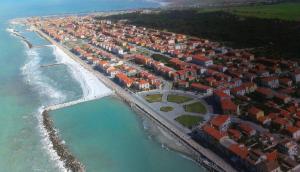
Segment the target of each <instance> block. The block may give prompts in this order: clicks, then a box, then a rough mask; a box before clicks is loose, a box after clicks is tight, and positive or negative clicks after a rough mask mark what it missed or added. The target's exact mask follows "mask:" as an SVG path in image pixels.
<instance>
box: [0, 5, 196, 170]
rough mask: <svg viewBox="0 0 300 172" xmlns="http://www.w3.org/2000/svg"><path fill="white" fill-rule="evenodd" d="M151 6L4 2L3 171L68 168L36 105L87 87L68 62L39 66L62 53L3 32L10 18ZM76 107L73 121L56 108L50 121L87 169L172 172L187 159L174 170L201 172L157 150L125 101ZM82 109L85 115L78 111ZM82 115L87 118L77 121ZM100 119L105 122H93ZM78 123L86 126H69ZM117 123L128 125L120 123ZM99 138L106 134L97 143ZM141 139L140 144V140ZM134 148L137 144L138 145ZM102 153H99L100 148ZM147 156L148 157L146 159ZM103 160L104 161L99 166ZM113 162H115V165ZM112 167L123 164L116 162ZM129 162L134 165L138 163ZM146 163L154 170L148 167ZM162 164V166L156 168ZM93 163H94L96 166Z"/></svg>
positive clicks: (0, 37) (0, 67)
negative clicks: (127, 139) (46, 132)
mask: <svg viewBox="0 0 300 172" xmlns="http://www.w3.org/2000/svg"><path fill="white" fill-rule="evenodd" d="M153 6H157V5H156V4H152V3H148V2H142V3H139V1H131V0H124V1H121V0H113V1H107V0H87V1H84V3H83V2H82V1H80V0H72V1H71V0H62V1H50V0H46V1H37V0H26V1H25V0H18V1H17V0H3V1H1V5H0V59H1V60H0V95H1V97H0V145H1V147H0V172H2V171H3V172H7V171H13V172H14V171H22V172H23V171H25V172H27V171H28V172H32V171H33V172H35V171H47V172H48V171H49V172H52V171H53V172H57V171H65V169H64V168H63V167H62V162H61V161H60V160H59V158H58V157H57V155H56V153H55V152H54V151H53V149H51V144H50V143H49V139H48V138H47V135H46V134H45V130H44V129H43V128H42V126H41V111H40V110H41V107H42V106H47V105H49V104H54V103H60V102H65V101H71V100H75V99H79V98H81V97H82V96H83V95H84V94H85V93H86V92H85V89H87V88H89V86H88V85H85V84H86V83H80V82H79V80H78V79H82V78H78V77H76V76H74V75H73V74H72V71H71V70H70V68H69V67H68V66H67V65H65V64H63V65H58V66H53V67H49V68H43V67H41V65H44V64H51V63H56V62H57V61H59V58H62V57H61V56H60V55H59V53H57V52H55V49H54V48H53V47H51V46H46V47H42V48H33V49H28V47H27V46H26V44H25V43H24V42H22V41H21V39H20V38H18V37H16V36H13V35H12V34H11V33H9V32H8V30H7V29H8V28H11V27H12V26H11V25H10V23H9V20H11V19H13V18H16V17H26V16H32V15H53V14H64V13H77V12H87V11H94V10H104V11H109V10H118V9H128V8H136V7H153ZM16 29H17V30H18V31H20V33H21V35H22V36H24V37H26V39H28V40H29V41H30V42H31V43H32V44H33V45H48V44H49V43H48V42H47V41H45V40H44V39H41V38H40V37H39V36H38V35H36V34H35V33H32V32H29V31H26V29H25V28H24V27H17V28H16ZM84 87H85V88H84ZM89 89H93V88H89ZM85 106H88V109H86V108H87V107H85ZM100 107H102V108H100ZM103 107H105V108H106V107H110V108H111V109H112V110H111V112H116V111H115V110H120V109H122V110H123V111H124V112H125V114H127V115H123V116H122V115H121V116H120V114H123V111H121V112H122V113H120V112H119V111H117V112H116V113H110V111H103ZM74 108H78V110H76V111H73V112H72V114H73V115H74V118H72V116H69V115H66V116H64V115H59V114H56V113H57V112H60V111H57V112H56V111H55V114H54V115H53V116H54V117H55V122H56V123H55V125H56V126H57V127H58V130H60V134H61V136H62V138H63V139H64V140H65V141H66V144H67V145H68V146H70V149H71V151H74V154H75V155H78V157H79V159H80V160H81V159H82V161H83V163H84V164H85V163H86V165H87V167H88V168H91V171H99V170H101V169H105V170H104V171H107V172H110V171H123V170H122V169H120V168H122V167H123V168H126V169H127V170H128V171H132V170H129V169H130V168H129V166H128V165H127V163H128V164H130V165H132V168H133V170H135V169H136V170H139V171H145V169H143V168H142V165H144V166H145V167H146V166H147V167H149V170H148V171H162V170H165V171H170V170H169V169H173V168H174V167H176V166H172V167H171V166H170V165H171V164H177V165H179V164H181V161H183V162H184V163H183V164H184V165H183V167H186V168H179V167H178V169H182V171H187V170H186V169H191V170H190V171H195V170H197V169H198V171H199V170H200V171H201V168H199V167H198V166H197V165H196V163H193V162H192V161H189V160H187V159H184V158H182V156H181V155H180V154H178V153H175V152H171V151H167V150H166V149H164V148H162V147H161V145H160V143H159V142H156V141H154V140H151V139H150V140H148V139H149V134H148V133H147V131H145V130H143V127H142V121H141V120H140V119H139V118H138V117H137V116H136V114H135V113H134V112H133V111H132V110H130V108H129V107H128V106H127V105H125V104H123V103H122V102H120V101H119V100H115V99H110V98H104V99H101V100H99V101H95V102H89V103H85V104H82V105H78V106H75V107H74ZM99 108H100V109H99ZM105 108H104V109H105ZM65 110H67V111H68V108H67V109H63V110H62V112H64V111H65ZM87 110H89V111H87ZM77 111H78V113H77ZM82 112H85V113H84V114H82ZM89 112H90V113H89ZM102 113H104V114H106V115H107V116H108V117H111V118H112V120H114V121H115V120H116V121H117V123H115V122H114V121H110V122H112V124H111V125H109V123H108V122H109V119H105V118H104V116H97V115H98V114H102ZM82 115H83V116H84V117H86V118H82ZM85 115H86V116H85ZM76 116H78V119H77V118H75V117H76ZM103 118H104V119H103ZM99 120H100V122H105V123H98V122H99ZM105 120H106V121H105ZM81 121H82V122H83V123H82V125H80V123H79V122H81ZM89 123H91V124H89ZM99 124H102V125H103V126H104V128H97V127H100V126H99ZM115 125H117V126H115ZM75 126H76V127H83V128H74V127H75ZM92 126H93V127H95V128H96V130H95V131H98V132H99V133H101V132H103V131H107V132H105V134H107V135H101V139H100V136H99V135H98V132H97V133H96V132H93V131H94V130H93V128H91V127H92ZM122 126H123V127H125V128H122ZM110 127H112V128H114V130H113V131H112V133H110V132H108V130H109V129H110ZM116 129H119V130H116ZM123 129H124V131H126V130H127V131H128V132H129V133H126V135H121V134H125V132H124V133H121V131H122V130H123ZM125 129H126V130H125ZM117 131H119V132H117ZM81 132H82V133H84V135H82V133H81ZM80 133H81V134H80ZM120 133H121V134H120ZM89 134H91V135H89ZM112 134H116V135H117V136H118V134H119V137H120V138H115V137H114V138H112V137H111V136H112ZM78 136H84V137H83V138H85V139H79V138H77V137H78ZM94 137H95V138H94ZM102 138H107V139H106V140H102ZM122 138H123V140H125V142H124V144H122V141H123V140H120V139H122ZM126 138H131V139H132V140H134V141H135V142H133V143H131V142H129V141H126ZM89 139H91V140H89ZM112 139H113V140H112ZM108 141H110V142H108ZM112 141H114V143H118V144H119V145H116V147H117V148H119V149H120V148H122V149H124V151H125V152H123V153H122V154H120V155H119V156H117V155H118V154H117V153H119V152H114V151H115V150H117V149H113V147H111V146H114V145H111V142H112ZM139 142H141V143H140V144H138V143H139ZM102 144H103V145H102ZM137 144H138V145H137ZM91 145H96V146H97V148H99V147H101V149H99V150H98V151H94V152H90V151H91V150H92V149H89V148H90V146H91ZM85 146H87V147H85ZM132 146H137V148H138V149H135V147H132ZM103 149H105V150H103ZM144 149H145V150H144ZM95 150H97V149H95ZM101 150H102V151H103V152H100V151H101ZM135 150H139V151H138V152H137V155H134V156H133V153H135ZM85 151H86V152H85ZM105 151H107V152H105ZM110 151H113V152H110ZM103 153H107V157H103V156H102V155H103ZM148 154H149V155H148ZM110 155H111V156H110ZM145 155H148V157H147V156H145ZM130 157H133V158H130ZM160 157H162V158H160ZM163 157H164V158H163ZM97 158H99V159H97ZM114 158H116V159H114ZM127 160H128V161H127ZM102 161H103V163H99V162H102ZM110 162H111V163H110ZM113 162H115V163H114V164H112V163H113ZM98 163H99V164H101V166H99V165H98ZM163 163H164V164H163ZM140 164H141V165H140ZM161 164H163V165H161ZM102 165H103V167H102ZM109 165H112V166H113V167H115V168H112V167H111V166H109ZM117 165H120V166H119V167H118V166H117ZM134 165H136V167H135V166H134ZM150 166H153V167H152V168H150ZM160 166H161V169H160V168H159V167H160ZM130 167H131V166H130ZM97 168H99V170H98V169H97ZM95 169H97V170H95ZM146 171H147V170H146ZM174 171H176V170H174Z"/></svg>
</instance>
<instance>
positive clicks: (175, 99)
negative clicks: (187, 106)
mask: <svg viewBox="0 0 300 172" xmlns="http://www.w3.org/2000/svg"><path fill="white" fill-rule="evenodd" d="M167 100H168V102H173V103H184V102H187V101H190V100H193V98H190V97H186V96H179V95H168V98H167Z"/></svg>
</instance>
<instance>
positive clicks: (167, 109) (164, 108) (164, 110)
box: [160, 106, 174, 112]
mask: <svg viewBox="0 0 300 172" xmlns="http://www.w3.org/2000/svg"><path fill="white" fill-rule="evenodd" d="M173 109H174V108H173V107H171V106H164V107H161V108H160V111H163V112H170V111H172V110H173Z"/></svg>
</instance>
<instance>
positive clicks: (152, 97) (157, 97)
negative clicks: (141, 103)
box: [145, 94, 162, 103]
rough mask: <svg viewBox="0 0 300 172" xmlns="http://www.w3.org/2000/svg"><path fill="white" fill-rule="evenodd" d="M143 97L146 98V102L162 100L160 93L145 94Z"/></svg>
mask: <svg viewBox="0 0 300 172" xmlns="http://www.w3.org/2000/svg"><path fill="white" fill-rule="evenodd" d="M145 99H146V100H147V102H149V103H153V102H161V101H162V94H151V95H147V96H145Z"/></svg>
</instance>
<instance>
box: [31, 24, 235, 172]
mask: <svg viewBox="0 0 300 172" xmlns="http://www.w3.org/2000/svg"><path fill="white" fill-rule="evenodd" d="M34 31H35V32H36V33H37V34H39V35H40V36H42V37H43V38H45V39H46V40H48V41H49V42H50V43H51V44H53V45H55V46H57V47H58V48H59V49H61V50H62V51H63V52H64V53H65V54H67V55H68V56H69V57H70V58H72V59H73V60H74V61H76V62H77V63H79V64H80V65H81V66H82V67H84V68H86V69H87V70H88V71H90V72H91V73H92V74H94V75H95V76H96V77H97V78H98V79H99V80H100V81H102V83H103V84H104V85H105V86H106V87H108V88H110V89H111V90H112V91H113V92H115V94H116V96H118V97H119V98H120V99H122V100H123V101H124V102H126V103H127V104H128V105H129V106H130V107H131V108H136V109H138V110H139V111H141V112H143V113H144V114H145V116H147V117H148V118H149V119H151V120H152V121H154V122H155V123H156V124H158V125H159V126H161V127H162V128H164V129H166V130H167V131H168V132H169V133H171V134H172V136H174V137H175V138H176V139H178V140H179V141H180V143H182V144H184V145H185V146H187V147H188V148H189V149H190V150H191V151H192V152H193V155H194V156H192V157H191V158H193V159H194V160H195V161H196V162H198V163H199V164H201V165H202V166H203V167H205V168H207V169H208V170H210V171H235V169H233V168H232V167H231V166H230V165H229V164H228V163H226V162H225V161H224V160H222V159H221V158H220V157H218V156H217V155H216V154H215V153H213V152H211V151H210V150H208V149H206V148H204V147H202V146H201V145H199V144H198V143H196V142H195V141H194V140H192V139H191V138H189V137H188V136H187V135H186V134H185V133H182V132H181V131H179V130H178V129H176V128H175V127H173V126H172V125H171V124H169V123H168V122H167V121H166V120H164V119H162V117H160V116H159V115H158V114H156V112H154V111H153V110H151V109H150V108H149V107H147V106H146V105H144V104H143V103H142V102H140V101H139V100H138V99H137V98H135V97H134V96H133V95H131V94H130V93H128V92H126V91H125V90H124V89H123V88H121V87H120V86H119V85H117V84H116V83H114V82H113V81H111V80H110V79H108V78H107V77H105V76H104V75H103V74H101V73H100V72H98V71H95V70H94V69H93V68H92V67H91V66H90V65H88V64H86V63H85V62H83V61H82V60H81V59H80V58H79V57H77V56H75V55H74V54H73V53H71V52H70V51H69V50H68V49H67V48H65V47H64V46H62V45H61V44H59V43H57V42H55V41H54V40H53V39H52V38H50V37H49V36H48V35H46V34H45V33H43V32H42V31H41V30H39V29H37V28H36V29H34Z"/></svg>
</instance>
